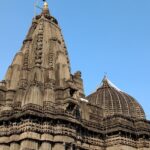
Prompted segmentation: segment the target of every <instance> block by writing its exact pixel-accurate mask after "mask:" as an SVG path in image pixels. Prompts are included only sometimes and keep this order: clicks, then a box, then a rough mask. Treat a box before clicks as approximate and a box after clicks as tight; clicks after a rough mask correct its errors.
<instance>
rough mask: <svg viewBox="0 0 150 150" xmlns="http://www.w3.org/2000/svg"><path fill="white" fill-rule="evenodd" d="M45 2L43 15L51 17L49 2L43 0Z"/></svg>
mask: <svg viewBox="0 0 150 150" xmlns="http://www.w3.org/2000/svg"><path fill="white" fill-rule="evenodd" d="M43 2H44V5H43V9H42V13H43V14H49V15H50V12H49V8H48V3H47V1H46V0H43Z"/></svg>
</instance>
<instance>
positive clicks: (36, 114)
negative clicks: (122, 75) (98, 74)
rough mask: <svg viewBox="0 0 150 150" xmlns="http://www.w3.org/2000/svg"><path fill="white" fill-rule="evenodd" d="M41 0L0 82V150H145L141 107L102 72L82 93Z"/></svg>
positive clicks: (149, 131) (147, 134) (148, 141)
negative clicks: (92, 86)
mask: <svg viewBox="0 0 150 150" xmlns="http://www.w3.org/2000/svg"><path fill="white" fill-rule="evenodd" d="M70 70H71V69H70V60H69V57H68V52H67V48H66V45H65V41H64V38H63V35H62V33H61V29H60V27H59V25H58V22H57V20H56V19H55V18H54V17H53V16H52V15H51V13H50V11H49V8H48V3H47V2H44V6H43V8H42V12H41V14H40V15H37V16H36V17H34V19H33V21H32V25H31V27H30V29H29V32H28V34H27V36H26V38H25V40H24V42H23V45H22V47H21V50H20V51H19V52H18V53H17V54H16V56H15V57H14V59H13V62H12V64H11V65H10V66H9V68H8V70H7V73H6V75H5V79H4V80H3V81H1V82H0V150H150V121H148V120H147V119H146V117H145V113H144V110H143V109H142V107H141V105H140V104H139V103H138V102H137V101H136V100H135V99H134V98H133V97H131V96H130V95H128V94H126V93H125V92H123V91H121V90H120V89H118V88H117V87H116V86H114V85H113V84H112V83H111V82H110V81H109V79H108V78H107V77H106V76H105V77H104V78H103V80H102V83H101V84H100V86H99V88H98V89H97V91H95V92H94V93H92V94H90V95H89V96H85V94H84V87H83V80H82V76H81V72H80V71H77V72H76V73H75V74H72V73H71V71H70Z"/></svg>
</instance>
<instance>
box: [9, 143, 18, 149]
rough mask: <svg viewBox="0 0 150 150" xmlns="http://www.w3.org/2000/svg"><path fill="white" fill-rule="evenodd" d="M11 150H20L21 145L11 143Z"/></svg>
mask: <svg viewBox="0 0 150 150" xmlns="http://www.w3.org/2000/svg"><path fill="white" fill-rule="evenodd" d="M10 150H20V145H19V144H18V143H11V144H10Z"/></svg>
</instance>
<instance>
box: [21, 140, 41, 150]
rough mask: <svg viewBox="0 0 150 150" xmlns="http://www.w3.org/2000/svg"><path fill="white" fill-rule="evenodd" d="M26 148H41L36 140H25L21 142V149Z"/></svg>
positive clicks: (24, 149) (34, 149) (36, 149)
mask: <svg viewBox="0 0 150 150" xmlns="http://www.w3.org/2000/svg"><path fill="white" fill-rule="evenodd" d="M26 149H33V150H39V148H38V143H37V142H36V141H30V140H24V141H22V142H21V146H20V150H26Z"/></svg>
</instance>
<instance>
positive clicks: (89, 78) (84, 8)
mask: <svg viewBox="0 0 150 150" xmlns="http://www.w3.org/2000/svg"><path fill="white" fill-rule="evenodd" d="M47 1H48V3H49V8H50V11H51V14H52V15H53V16H54V17H55V18H57V20H58V22H59V25H60V27H61V29H62V32H63V35H64V38H65V42H66V45H67V49H68V52H69V56H70V60H71V69H72V73H74V72H76V71H78V70H80V71H81V72H82V78H83V80H84V87H85V93H86V95H89V94H90V93H92V92H94V91H96V89H97V88H98V86H99V85H100V84H101V81H102V79H103V76H104V75H105V74H107V76H108V78H109V79H110V80H111V82H113V83H114V84H115V85H116V86H117V87H118V88H120V89H121V90H123V91H125V92H126V93H128V94H130V95H132V96H133V97H135V98H136V99H137V101H138V102H139V103H140V104H141V105H142V107H143V108H144V110H145V112H146V116H147V118H148V119H150V103H149V101H150V0H92V1H91V0H75V1H70V0H61V1H59V0H47ZM34 3H35V0H26V1H23V0H22V1H21V0H11V1H10V0H5V1H1V3H0V18H1V21H0V22H1V23H0V80H3V79H4V76H5V73H6V71H7V68H8V66H9V65H10V64H11V62H12V59H13V57H14V55H15V54H16V52H18V51H19V50H20V48H21V45H22V41H23V40H24V39H25V36H26V34H27V31H28V29H29V27H30V25H31V22H32V18H33V17H34V14H35V11H34ZM39 5H41V3H39ZM39 11H40V10H36V13H37V14H38V13H39Z"/></svg>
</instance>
